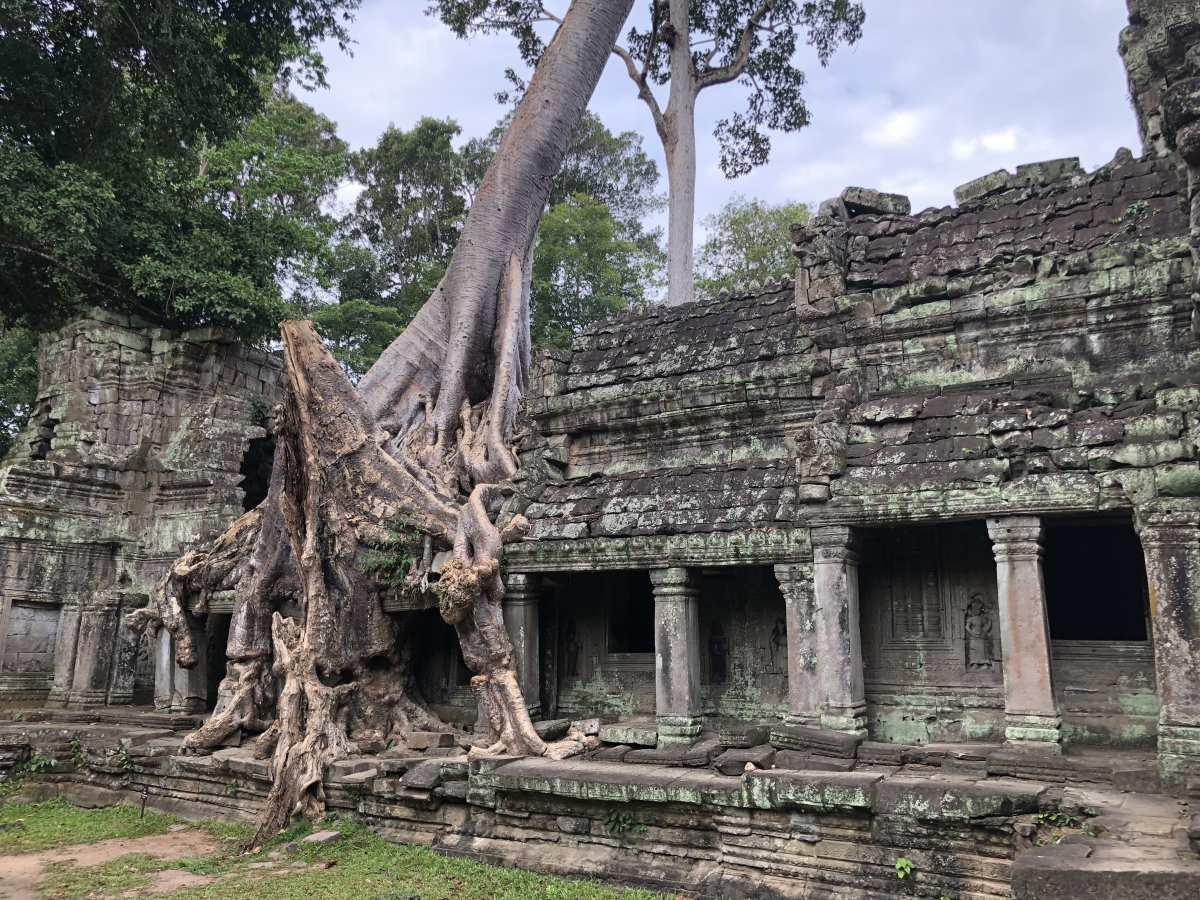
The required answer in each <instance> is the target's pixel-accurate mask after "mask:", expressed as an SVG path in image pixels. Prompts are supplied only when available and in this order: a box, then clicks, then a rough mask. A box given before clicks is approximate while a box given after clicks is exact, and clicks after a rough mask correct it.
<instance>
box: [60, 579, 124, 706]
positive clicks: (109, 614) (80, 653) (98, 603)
mask: <svg viewBox="0 0 1200 900" xmlns="http://www.w3.org/2000/svg"><path fill="white" fill-rule="evenodd" d="M120 613H121V601H120V596H119V595H107V596H105V595H101V596H98V597H94V598H92V599H90V600H89V601H87V602H86V603H84V604H83V606H82V608H81V609H80V613H79V637H78V640H77V641H76V643H75V670H74V672H73V673H72V675H71V692H70V694H68V696H67V705H68V706H78V707H88V706H103V705H104V704H105V703H106V702H107V701H108V682H109V678H110V677H111V675H112V663H113V657H114V655H115V653H116V645H117V629H118V625H119V619H120Z"/></svg>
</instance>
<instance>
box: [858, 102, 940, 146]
mask: <svg viewBox="0 0 1200 900" xmlns="http://www.w3.org/2000/svg"><path fill="white" fill-rule="evenodd" d="M925 118H926V116H925V114H924V113H923V112H920V111H918V110H903V111H901V112H894V113H892V114H891V115H889V116H887V117H886V118H885V119H884V120H883V121H882V122H880V123H879V125H878V126H877V127H875V128H872V129H870V130H868V131H866V132H864V133H863V140H865V141H868V142H870V143H872V144H883V145H884V146H887V147H895V146H903V145H905V144H911V143H912V142H913V139H914V138H916V137H917V136H918V135H919V134H920V133H921V123H922V122H923V121H924V120H925Z"/></svg>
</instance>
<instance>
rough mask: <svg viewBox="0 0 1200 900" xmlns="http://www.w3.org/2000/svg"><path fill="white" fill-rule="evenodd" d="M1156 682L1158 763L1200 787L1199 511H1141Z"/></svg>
mask: <svg viewBox="0 0 1200 900" xmlns="http://www.w3.org/2000/svg"><path fill="white" fill-rule="evenodd" d="M1138 518H1139V522H1138V536H1139V537H1140V538H1141V541H1142V552H1143V553H1144V555H1145V557H1146V581H1147V584H1148V585H1149V588H1150V613H1151V621H1152V623H1153V632H1154V670H1155V673H1156V676H1157V679H1158V700H1159V713H1158V764H1159V772H1160V774H1161V776H1162V779H1163V781H1165V782H1166V783H1168V784H1171V785H1177V786H1188V782H1189V781H1191V782H1193V783H1196V784H1200V511H1193V510H1182V511H1180V510H1175V511H1171V510H1166V511H1156V512H1154V513H1150V514H1146V513H1139V517H1138Z"/></svg>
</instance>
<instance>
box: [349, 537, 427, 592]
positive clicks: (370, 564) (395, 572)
mask: <svg viewBox="0 0 1200 900" xmlns="http://www.w3.org/2000/svg"><path fill="white" fill-rule="evenodd" d="M423 543H424V538H423V537H422V535H421V532H419V531H418V530H417V529H415V528H413V527H411V526H410V525H408V524H407V523H403V522H402V523H399V524H397V525H396V526H395V527H393V528H392V529H390V530H389V531H388V533H387V535H386V536H385V537H384V538H382V539H381V540H378V541H376V542H374V543H373V544H370V545H369V546H368V547H367V549H366V550H364V551H363V552H362V555H361V556H360V557H359V561H358V567H359V569H360V571H362V572H363V573H364V574H366V575H374V576H375V578H376V580H377V581H378V582H379V583H380V584H382V585H386V586H387V587H393V588H400V587H404V579H405V578H407V577H408V573H409V571H410V570H411V569H412V567H413V564H414V563H416V561H417V559H418V558H419V554H420V553H421V548H422V546H423Z"/></svg>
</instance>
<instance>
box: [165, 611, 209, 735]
mask: <svg viewBox="0 0 1200 900" xmlns="http://www.w3.org/2000/svg"><path fill="white" fill-rule="evenodd" d="M192 640H194V641H195V642H196V664H195V665H194V666H192V667H191V668H190V669H185V668H183V667H181V666H178V665H175V659H174V654H172V659H171V668H172V669H173V670H174V680H175V689H174V691H173V693H172V695H171V712H173V713H183V714H185V715H191V714H192V713H202V712H204V711H205V709H207V707H208V632H207V631H206V630H205V629H204V628H203V627H200V628H193V629H192Z"/></svg>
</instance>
